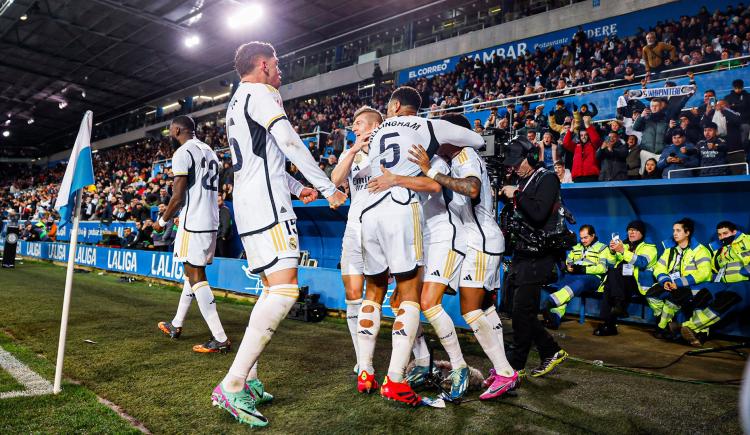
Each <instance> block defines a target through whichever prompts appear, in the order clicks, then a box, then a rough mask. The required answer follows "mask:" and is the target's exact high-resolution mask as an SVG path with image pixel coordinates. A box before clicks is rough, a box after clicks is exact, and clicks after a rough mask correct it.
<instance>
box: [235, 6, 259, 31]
mask: <svg viewBox="0 0 750 435" xmlns="http://www.w3.org/2000/svg"><path fill="white" fill-rule="evenodd" d="M262 16H263V6H261V5H259V4H257V3H256V4H252V5H247V6H244V7H242V8H241V9H238V10H236V11H235V12H233V13H232V14H231V15H229V16H228V17H227V27H229V28H230V29H233V30H234V29H239V28H240V27H242V26H246V25H248V24H252V23H254V22H256V21H258V20H259V19H260V18H261V17H262Z"/></svg>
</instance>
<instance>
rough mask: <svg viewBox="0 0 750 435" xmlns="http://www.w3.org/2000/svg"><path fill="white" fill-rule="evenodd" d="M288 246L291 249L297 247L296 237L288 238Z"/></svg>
mask: <svg viewBox="0 0 750 435" xmlns="http://www.w3.org/2000/svg"><path fill="white" fill-rule="evenodd" d="M289 247H290V248H292V249H297V238H296V237H294V236H292V237H290V238H289Z"/></svg>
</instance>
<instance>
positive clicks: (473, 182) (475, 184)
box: [434, 174, 482, 198]
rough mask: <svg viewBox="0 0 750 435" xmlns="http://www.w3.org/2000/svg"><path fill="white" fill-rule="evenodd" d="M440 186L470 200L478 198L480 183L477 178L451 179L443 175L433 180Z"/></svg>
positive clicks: (436, 176)
mask: <svg viewBox="0 0 750 435" xmlns="http://www.w3.org/2000/svg"><path fill="white" fill-rule="evenodd" d="M434 180H435V181H437V182H438V183H439V184H440V185H441V186H443V187H445V188H446V189H450V190H452V191H454V192H456V193H460V194H461V195H466V196H468V197H470V198H476V197H478V196H479V190H480V189H481V188H482V182H481V181H479V179H478V178H477V177H473V176H472V177H466V178H453V177H449V176H448V175H444V174H437V175H435V178H434Z"/></svg>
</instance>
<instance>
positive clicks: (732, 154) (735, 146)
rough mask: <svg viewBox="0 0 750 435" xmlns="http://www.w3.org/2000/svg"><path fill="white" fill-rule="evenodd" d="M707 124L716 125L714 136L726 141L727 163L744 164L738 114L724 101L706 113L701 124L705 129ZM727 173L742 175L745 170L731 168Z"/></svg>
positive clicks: (735, 167)
mask: <svg viewBox="0 0 750 435" xmlns="http://www.w3.org/2000/svg"><path fill="white" fill-rule="evenodd" d="M708 122H713V123H714V124H715V125H716V135H717V136H718V137H720V138H722V139H724V140H725V141H726V144H727V157H726V159H727V163H745V162H746V157H745V149H744V148H743V146H742V137H741V135H742V127H741V122H742V121H741V118H740V114H739V113H737V112H735V111H734V110H732V109H730V108H729V105H728V104H727V102H726V101H725V100H719V101H717V102H716V106H715V107H713V108H711V107H709V109H708V110H707V111H706V114H705V115H703V119H702V120H701V124H702V125H703V126H704V127H705V126H706V125H707V123H708ZM729 172H730V173H731V174H734V175H739V174H744V173H745V168H743V167H740V166H732V167H731V168H729Z"/></svg>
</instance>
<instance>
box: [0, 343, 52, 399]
mask: <svg viewBox="0 0 750 435" xmlns="http://www.w3.org/2000/svg"><path fill="white" fill-rule="evenodd" d="M0 368H2V369H3V370H5V371H6V372H8V373H9V374H10V375H11V376H13V378H14V379H15V380H16V381H18V383H20V384H21V385H23V386H24V389H23V390H17V391H6V392H4V393H0V399H10V398H12V397H30V396H41V395H44V394H51V393H52V384H51V383H50V382H49V381H48V380H46V379H44V378H43V377H41V376H40V375H39V374H37V373H36V372H35V371H33V370H31V369H30V368H29V366H27V365H26V364H24V363H22V362H21V361H19V360H18V359H17V358H16V357H15V356H13V355H12V354H11V353H10V352H8V351H7V350H5V349H3V348H2V347H0Z"/></svg>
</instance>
